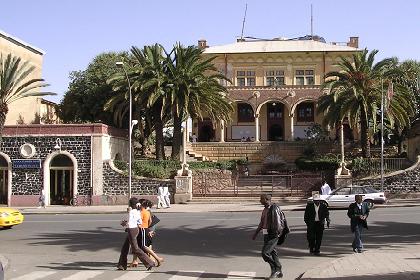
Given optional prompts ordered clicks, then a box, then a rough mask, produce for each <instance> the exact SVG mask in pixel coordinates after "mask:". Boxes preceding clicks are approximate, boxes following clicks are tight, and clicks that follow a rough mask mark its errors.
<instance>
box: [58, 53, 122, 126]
mask: <svg viewBox="0 0 420 280" xmlns="http://www.w3.org/2000/svg"><path fill="white" fill-rule="evenodd" d="M126 56H127V53H125V52H120V53H115V52H109V53H102V54H100V55H98V56H96V57H95V58H94V59H93V61H92V62H91V63H90V64H89V65H88V67H87V69H86V70H83V71H73V72H71V73H70V80H71V81H70V84H69V89H68V91H67V92H66V93H65V95H64V98H63V99H62V100H61V103H60V105H59V110H58V114H59V116H60V118H61V119H62V120H63V122H65V123H84V122H102V123H104V124H107V125H117V123H114V121H113V119H114V118H113V114H112V113H111V112H109V111H105V110H104V104H105V103H106V102H107V100H109V99H110V98H111V97H112V96H114V94H115V92H114V91H113V90H112V87H111V86H110V85H108V84H107V83H106V81H107V79H108V78H109V77H110V76H111V75H113V74H114V73H116V72H118V71H120V70H119V69H118V68H117V67H116V65H115V62H117V61H120V60H121V59H122V58H124V57H126ZM124 127H127V125H124Z"/></svg>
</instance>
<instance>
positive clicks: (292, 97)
mask: <svg viewBox="0 0 420 280" xmlns="http://www.w3.org/2000/svg"><path fill="white" fill-rule="evenodd" d="M199 47H201V48H205V51H204V55H205V56H206V57H210V56H215V57H216V58H215V60H214V63H215V66H216V67H217V69H218V70H219V71H220V72H221V73H224V74H225V75H226V76H227V77H228V78H229V79H230V81H231V83H229V84H226V86H227V88H228V92H229V98H230V99H231V100H232V101H233V102H234V108H235V111H234V113H233V116H232V121H231V122H230V123H228V124H224V125H223V128H222V125H221V124H220V123H217V122H214V121H211V120H204V121H198V120H194V121H193V133H195V134H196V135H197V138H198V141H199V142H200V141H201V142H206V141H221V142H223V141H241V140H245V141H246V140H248V141H256V142H258V141H294V140H297V139H302V138H305V137H306V135H305V130H306V129H308V128H309V127H311V126H312V125H313V124H315V123H318V124H321V122H322V118H323V116H322V114H318V112H317V108H316V103H317V100H318V98H319V97H320V96H321V95H322V91H321V84H322V83H323V81H324V78H323V77H324V75H325V74H326V73H327V72H330V71H333V70H337V68H336V66H335V64H336V63H337V62H338V61H340V57H347V58H350V57H351V55H352V54H354V53H355V52H357V51H359V49H358V38H357V37H351V38H350V40H349V42H348V43H346V44H336V43H325V42H323V41H319V40H308V39H307V38H306V39H302V40H284V39H273V40H252V41H245V40H238V41H237V42H236V43H233V44H229V45H223V46H214V47H208V46H207V43H206V41H205V40H200V41H199ZM211 128H212V129H213V131H211ZM330 132H331V135H330V136H331V137H332V138H335V134H336V131H335V129H330ZM222 134H223V137H222Z"/></svg>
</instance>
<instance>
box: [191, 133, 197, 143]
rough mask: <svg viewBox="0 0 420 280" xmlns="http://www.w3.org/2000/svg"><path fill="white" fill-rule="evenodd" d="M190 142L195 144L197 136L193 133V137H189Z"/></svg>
mask: <svg viewBox="0 0 420 280" xmlns="http://www.w3.org/2000/svg"><path fill="white" fill-rule="evenodd" d="M191 139H192V142H193V143H196V142H197V135H195V133H193V135H192V136H191Z"/></svg>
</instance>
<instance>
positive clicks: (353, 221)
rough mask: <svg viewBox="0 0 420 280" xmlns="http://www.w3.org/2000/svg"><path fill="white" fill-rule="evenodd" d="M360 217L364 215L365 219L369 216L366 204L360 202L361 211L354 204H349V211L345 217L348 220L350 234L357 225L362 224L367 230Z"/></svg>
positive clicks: (364, 222)
mask: <svg viewBox="0 0 420 280" xmlns="http://www.w3.org/2000/svg"><path fill="white" fill-rule="evenodd" d="M360 215H366V217H367V216H369V206H368V204H367V203H365V202H362V209H359V207H357V203H356V202H353V203H352V204H350V206H349V209H348V210H347V216H348V217H349V218H350V228H351V231H352V232H353V231H354V229H355V228H356V226H357V225H358V224H362V226H363V227H364V228H368V226H367V221H366V220H362V219H360V217H359V216H360Z"/></svg>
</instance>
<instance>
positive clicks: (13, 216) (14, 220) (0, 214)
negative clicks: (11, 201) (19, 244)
mask: <svg viewBox="0 0 420 280" xmlns="http://www.w3.org/2000/svg"><path fill="white" fill-rule="evenodd" d="M24 219H25V218H24V216H23V215H22V213H20V212H19V210H16V209H13V208H9V207H0V227H2V228H11V227H12V226H15V225H19V224H21V223H23V220H24Z"/></svg>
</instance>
